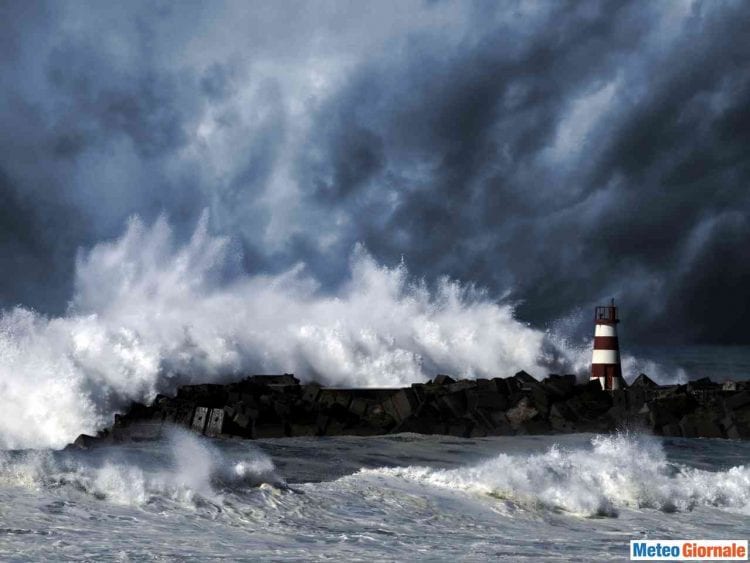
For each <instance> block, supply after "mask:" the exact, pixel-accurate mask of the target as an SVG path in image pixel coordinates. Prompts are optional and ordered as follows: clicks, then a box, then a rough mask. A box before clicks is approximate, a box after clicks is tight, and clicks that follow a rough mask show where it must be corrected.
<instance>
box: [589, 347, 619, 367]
mask: <svg viewBox="0 0 750 563" xmlns="http://www.w3.org/2000/svg"><path fill="white" fill-rule="evenodd" d="M618 361H619V352H618V351H617V350H594V357H593V359H592V360H591V363H592V364H616V363H617V362H618Z"/></svg>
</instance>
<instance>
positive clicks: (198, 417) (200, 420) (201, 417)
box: [191, 407, 208, 434]
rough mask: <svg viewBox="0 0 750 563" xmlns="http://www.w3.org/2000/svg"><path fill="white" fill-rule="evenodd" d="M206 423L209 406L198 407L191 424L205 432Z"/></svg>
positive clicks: (196, 429) (199, 430) (193, 427)
mask: <svg viewBox="0 0 750 563" xmlns="http://www.w3.org/2000/svg"><path fill="white" fill-rule="evenodd" d="M206 423H208V408H207V407H196V408H195V414H193V422H192V424H191V427H192V429H193V430H195V431H196V432H200V433H201V434H203V431H204V430H205V429H206Z"/></svg>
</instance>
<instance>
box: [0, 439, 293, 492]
mask: <svg viewBox="0 0 750 563" xmlns="http://www.w3.org/2000/svg"><path fill="white" fill-rule="evenodd" d="M167 446H168V447H166V448H164V451H165V452H166V456H162V455H161V454H159V455H158V456H155V455H146V454H144V453H143V452H140V451H128V450H127V449H118V448H107V449H103V450H98V451H97V452H85V454H86V455H82V454H80V453H79V452H52V451H49V450H44V451H28V452H2V453H0V483H1V484H3V485H15V486H22V487H26V488H30V489H38V488H44V489H56V490H57V489H63V490H66V491H67V492H68V493H69V494H84V495H87V496H90V497H94V498H96V499H100V500H106V501H107V502H112V503H115V504H123V505H132V506H140V505H145V504H150V503H161V502H165V501H167V502H177V503H180V504H183V505H196V504H205V503H207V502H208V503H210V502H214V503H221V495H222V491H228V490H235V489H237V488H238V487H239V488H246V487H255V486H258V485H261V484H264V483H265V484H269V485H272V486H280V487H285V486H286V484H285V483H284V480H283V479H282V478H281V477H279V476H278V475H277V474H276V470H275V466H274V464H273V462H272V461H271V459H270V458H269V457H268V456H266V455H265V454H264V453H262V452H261V451H259V450H256V449H251V454H250V455H248V456H246V457H245V458H243V459H241V460H235V461H232V462H230V461H228V460H227V459H226V458H225V456H224V455H222V453H221V451H220V450H219V449H217V448H215V447H213V446H212V445H211V443H210V442H209V441H208V440H206V439H201V438H198V437H196V436H195V435H193V434H191V433H189V432H187V431H185V430H181V429H178V428H175V429H173V430H172V432H171V433H170V435H169V436H168V439H167Z"/></svg>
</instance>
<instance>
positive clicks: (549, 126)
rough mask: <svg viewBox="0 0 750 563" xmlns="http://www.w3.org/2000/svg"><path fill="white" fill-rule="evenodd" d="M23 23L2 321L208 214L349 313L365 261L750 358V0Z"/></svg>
mask: <svg viewBox="0 0 750 563" xmlns="http://www.w3.org/2000/svg"><path fill="white" fill-rule="evenodd" d="M0 15H1V16H2V17H1V18H0V21H2V23H1V24H0V26H2V33H0V57H2V65H1V66H0V85H1V86H2V88H1V89H0V92H1V93H0V96H1V97H0V99H2V104H0V204H1V205H0V270H1V271H3V272H6V273H7V272H10V273H11V275H7V274H6V275H3V276H2V279H0V306H2V307H6V308H7V307H11V306H13V305H16V304H19V303H20V304H24V305H26V306H31V307H34V308H37V309H39V310H41V311H43V312H48V313H51V314H57V313H61V312H63V311H64V310H65V309H66V307H67V306H68V301H69V300H70V299H71V295H73V294H74V283H75V279H76V275H75V256H76V252H77V249H78V248H79V247H81V246H86V247H90V246H93V245H94V244H95V243H96V242H98V241H100V240H102V239H111V238H112V237H114V236H116V235H117V234H118V233H120V232H121V230H122V228H123V225H124V224H125V222H126V221H127V218H128V217H130V216H131V215H133V214H138V215H140V216H141V217H143V218H144V219H145V220H146V221H148V222H151V221H153V220H154V219H155V218H156V217H157V216H158V215H159V214H161V213H165V214H166V215H167V216H169V217H170V220H171V222H172V223H173V224H174V225H175V233H174V236H175V237H176V238H177V239H178V240H184V241H188V240H190V237H191V236H192V229H193V226H194V225H195V223H196V221H197V219H198V217H199V216H200V214H201V213H202V212H203V210H204V209H208V210H209V216H208V217H209V220H208V222H209V227H208V228H209V229H210V230H211V231H212V232H215V233H220V234H226V235H229V236H231V237H232V240H233V241H235V243H234V244H236V245H237V248H236V253H235V254H236V256H238V257H239V256H241V258H238V259H237V260H236V262H237V263H236V264H235V266H234V267H235V268H237V269H238V270H239V271H246V272H248V273H252V274H269V275H276V274H279V273H280V272H283V271H286V270H288V269H289V268H291V267H292V266H293V265H294V264H296V263H298V262H300V261H301V262H304V263H305V264H306V265H307V268H308V269H309V271H310V272H311V273H312V275H314V278H315V279H316V280H318V281H319V282H320V283H321V284H322V287H321V291H323V292H329V293H331V294H335V293H336V292H341V291H343V290H344V289H343V288H344V287H345V285H346V283H347V280H348V279H349V257H350V256H351V253H352V250H353V249H354V248H355V246H356V244H357V243H360V242H361V243H362V244H364V246H365V247H366V248H367V250H368V251H369V252H370V253H371V254H372V256H374V258H375V259H376V260H378V261H380V262H383V263H386V264H393V265H396V264H398V263H399V261H400V260H401V258H402V257H404V258H405V259H406V261H407V263H408V264H409V268H410V271H411V272H413V273H414V274H416V275H418V276H420V277H424V278H425V279H426V280H427V283H428V284H429V283H435V284H436V285H437V284H439V283H440V282H438V281H437V280H439V279H440V278H441V276H443V275H448V276H450V277H452V278H455V279H461V280H464V281H465V282H470V283H476V284H478V285H479V286H482V287H486V288H488V291H489V292H490V294H491V295H492V296H494V297H499V296H501V295H506V292H509V293H508V294H507V295H508V297H509V298H510V299H512V300H517V301H519V302H520V307H519V308H518V310H517V314H518V315H519V316H520V317H521V318H522V319H524V320H528V321H530V322H532V323H533V324H535V325H537V326H544V325H545V324H547V323H549V322H552V321H554V320H556V319H559V318H561V317H569V316H571V315H573V316H575V313H576V312H577V311H580V310H581V309H582V308H583V310H584V311H587V310H588V308H589V307H591V306H592V305H593V304H595V303H596V302H598V301H601V300H604V299H608V298H609V297H611V296H616V297H618V298H619V299H620V301H621V303H622V304H623V306H624V307H625V309H624V311H623V314H624V315H625V316H626V320H627V329H626V330H627V331H628V336H629V338H630V339H631V341H635V340H641V341H654V340H676V341H700V342H719V343H730V342H734V343H750V325H748V324H747V323H746V322H744V318H745V316H746V315H745V312H746V310H747V309H748V306H749V305H750V302H749V301H750V297H749V296H748V293H747V291H746V289H745V288H746V287H747V286H748V284H749V283H750V262H749V261H748V260H747V259H746V254H747V252H746V248H747V247H748V245H749V244H750V219H748V211H750V192H748V179H749V178H750V160H749V158H748V156H747V151H746V150H743V149H745V147H746V146H747V144H748V141H750V113H749V112H748V108H750V64H749V63H750V61H749V60H748V59H749V58H750V36H749V35H748V34H747V32H746V30H747V29H748V28H749V27H750V7H748V5H747V4H746V3H744V2H731V1H727V2H664V3H648V2H629V3H622V2H571V3H562V2H519V3H501V4H497V5H491V4H488V3H486V2H477V3H468V2H461V3H451V2H377V3H370V4H369V5H364V4H362V3H359V2H342V1H339V2H316V3H307V2H291V1H290V2H284V3H271V4H269V3H266V2H257V3H253V2H226V3H219V2H213V3H209V4H200V3H187V2H182V3H170V2H162V3H153V2H143V3H140V2H132V3H127V4H123V5H119V6H118V5H112V4H101V3H94V2H90V3H75V2H66V3H42V2H39V3H29V2H6V3H4V4H3V5H2V7H0ZM582 318H584V319H586V320H587V314H586V315H583V316H582ZM584 324H587V323H584ZM624 328H625V327H624ZM586 329H587V330H588V327H586Z"/></svg>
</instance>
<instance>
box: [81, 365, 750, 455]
mask: <svg viewBox="0 0 750 563" xmlns="http://www.w3.org/2000/svg"><path fill="white" fill-rule="evenodd" d="M169 425H180V426H184V427H187V428H190V429H192V430H193V431H195V432H197V433H200V434H205V435H208V436H238V437H242V438H250V439H255V438H280V437H284V436H340V435H356V436H369V435H377V434H393V433H398V432H416V433H421V434H447V435H453V436H462V437H482V436H498V435H512V434H554V433H571V432H608V431H612V430H616V429H632V430H639V431H647V432H652V433H654V434H659V435H664V436H684V437H706V438H734V439H748V438H750V385H748V383H747V382H727V383H724V384H718V383H714V382H712V381H710V380H709V379H707V378H706V379H702V380H698V381H692V382H690V383H688V384H686V385H669V386H660V385H657V384H656V383H654V382H653V381H652V380H651V379H649V378H648V376H646V375H644V374H641V375H640V376H639V377H638V378H637V379H636V380H635V381H634V382H633V383H632V384H631V385H630V386H629V387H627V388H626V389H621V390H617V391H604V390H602V389H601V387H600V385H599V384H598V383H597V382H587V383H584V384H578V383H576V378H575V376H574V375H550V376H549V377H547V378H546V379H544V380H542V381H537V380H536V379H535V378H533V377H532V376H531V375H529V374H528V373H526V372H524V371H521V372H518V373H517V374H515V375H514V376H512V377H508V378H504V379H502V378H494V379H476V380H466V379H463V380H455V379H453V378H451V377H449V376H447V375H438V376H437V377H436V378H435V379H433V380H432V381H430V382H427V383H415V384H413V385H412V386H411V387H406V388H402V389H340V388H331V387H322V386H320V385H318V384H316V383H309V384H304V385H301V384H300V382H299V380H297V378H295V377H294V376H293V375H290V374H284V375H254V376H251V377H247V378H245V379H243V380H241V381H238V382H236V383H230V384H227V385H217V384H205V385H189V386H184V387H181V388H179V390H178V391H177V395H176V396H175V397H168V396H164V395H159V396H157V398H156V400H155V401H154V402H153V404H151V405H148V406H147V405H143V404H139V403H133V404H132V405H131V407H130V409H129V410H128V411H127V412H126V413H125V414H122V415H116V416H115V421H114V425H113V426H112V427H111V428H109V429H107V430H103V431H101V432H99V434H98V435H97V436H87V435H81V436H79V437H78V438H77V439H76V441H75V442H74V444H73V445H74V446H77V447H81V448H87V447H90V446H94V445H98V444H107V443H117V442H127V441H138V440H149V439H155V438H158V437H159V436H160V435H161V433H162V431H163V430H164V429H165V428H166V427H168V426H169Z"/></svg>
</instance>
